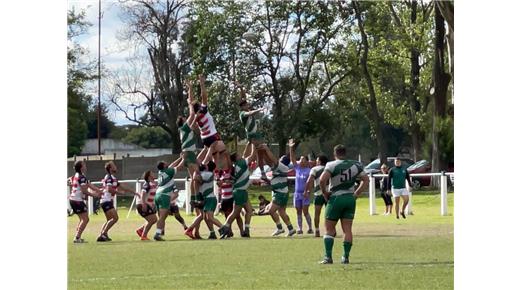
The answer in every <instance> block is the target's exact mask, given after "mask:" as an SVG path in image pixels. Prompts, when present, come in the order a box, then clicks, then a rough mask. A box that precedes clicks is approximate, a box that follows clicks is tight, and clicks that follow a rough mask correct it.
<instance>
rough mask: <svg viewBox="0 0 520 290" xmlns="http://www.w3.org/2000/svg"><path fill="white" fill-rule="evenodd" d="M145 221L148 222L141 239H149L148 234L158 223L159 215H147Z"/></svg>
mask: <svg viewBox="0 0 520 290" xmlns="http://www.w3.org/2000/svg"><path fill="white" fill-rule="evenodd" d="M144 219H145V220H146V224H145V225H144V228H143V234H142V235H141V239H148V238H147V236H148V232H149V231H150V229H151V228H152V226H153V225H154V224H155V223H156V222H157V215H155V214H150V215H147V216H146V217H145V218H144Z"/></svg>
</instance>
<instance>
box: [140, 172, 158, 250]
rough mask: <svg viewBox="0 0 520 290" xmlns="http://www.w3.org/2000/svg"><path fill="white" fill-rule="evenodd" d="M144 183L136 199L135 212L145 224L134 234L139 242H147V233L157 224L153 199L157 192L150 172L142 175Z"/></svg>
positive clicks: (153, 177)
mask: <svg viewBox="0 0 520 290" xmlns="http://www.w3.org/2000/svg"><path fill="white" fill-rule="evenodd" d="M142 178H143V179H144V183H143V186H142V187H141V193H140V195H138V197H137V202H136V204H137V212H138V213H139V215H140V216H142V217H143V218H144V219H145V220H146V222H145V224H144V225H142V226H141V227H139V228H138V229H137V230H136V231H135V232H136V233H137V235H138V236H139V238H140V239H141V241H148V240H149V239H148V231H150V229H151V228H152V226H153V225H154V224H155V223H156V222H157V215H156V213H157V210H156V209H155V204H154V197H155V191H156V190H157V184H156V183H155V181H154V180H155V176H154V175H153V172H152V171H151V170H148V171H146V172H144V173H143V177H142Z"/></svg>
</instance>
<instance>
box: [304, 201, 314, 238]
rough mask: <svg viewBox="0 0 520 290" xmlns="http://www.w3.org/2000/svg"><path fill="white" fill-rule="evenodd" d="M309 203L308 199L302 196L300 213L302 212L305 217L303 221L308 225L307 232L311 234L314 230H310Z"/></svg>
mask: <svg viewBox="0 0 520 290" xmlns="http://www.w3.org/2000/svg"><path fill="white" fill-rule="evenodd" d="M309 205H310V200H309V199H308V198H304V199H303V208H302V213H303V216H304V217H305V221H306V222H307V226H308V227H309V229H308V230H307V233H308V234H313V233H314V232H313V231H312V219H311V215H310V214H309Z"/></svg>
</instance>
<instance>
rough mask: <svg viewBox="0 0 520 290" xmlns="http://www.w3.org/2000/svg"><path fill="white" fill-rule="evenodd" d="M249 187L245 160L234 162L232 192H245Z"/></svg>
mask: <svg viewBox="0 0 520 290" xmlns="http://www.w3.org/2000/svg"><path fill="white" fill-rule="evenodd" d="M248 187H249V168H248V166H247V161H246V160H245V159H239V160H237V161H236V162H235V174H233V190H247V188H248Z"/></svg>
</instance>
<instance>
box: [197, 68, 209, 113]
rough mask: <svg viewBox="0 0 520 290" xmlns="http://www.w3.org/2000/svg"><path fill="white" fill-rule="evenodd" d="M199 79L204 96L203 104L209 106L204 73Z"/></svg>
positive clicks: (202, 95)
mask: <svg viewBox="0 0 520 290" xmlns="http://www.w3.org/2000/svg"><path fill="white" fill-rule="evenodd" d="M199 81H200V94H201V98H202V101H201V102H202V105H204V106H207V105H208V92H207V91H206V84H205V82H206V77H205V76H204V75H202V74H200V75H199Z"/></svg>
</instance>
